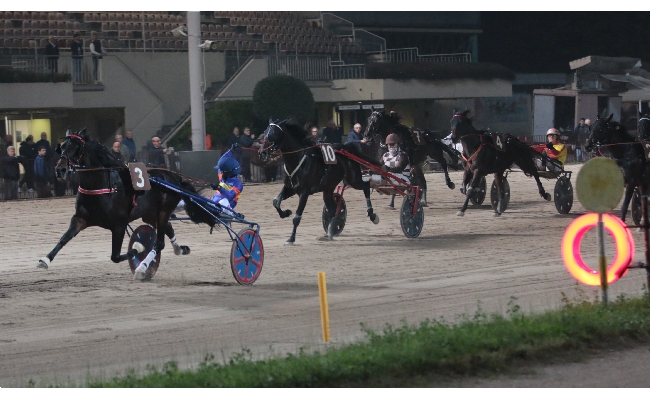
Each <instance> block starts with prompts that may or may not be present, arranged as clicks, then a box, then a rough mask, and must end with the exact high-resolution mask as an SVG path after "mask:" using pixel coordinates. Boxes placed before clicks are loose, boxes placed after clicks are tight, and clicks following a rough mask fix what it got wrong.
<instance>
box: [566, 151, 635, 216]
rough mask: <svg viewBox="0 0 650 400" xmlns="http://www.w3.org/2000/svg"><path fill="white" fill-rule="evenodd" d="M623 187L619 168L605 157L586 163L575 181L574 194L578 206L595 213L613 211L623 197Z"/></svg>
mask: <svg viewBox="0 0 650 400" xmlns="http://www.w3.org/2000/svg"><path fill="white" fill-rule="evenodd" d="M624 186H625V181H624V179H623V173H622V172H621V168H620V167H619V166H618V165H617V164H616V163H615V162H614V161H613V160H610V159H609V158H605V157H596V158H592V159H591V160H589V161H587V162H586V163H585V164H584V165H583V166H582V168H581V169H580V172H578V178H577V179H576V193H577V195H578V200H579V201H580V204H582V206H583V207H584V208H586V209H587V210H589V211H593V212H597V213H605V212H609V211H611V210H612V209H614V207H616V206H617V205H618V203H619V201H621V197H623V190H624Z"/></svg>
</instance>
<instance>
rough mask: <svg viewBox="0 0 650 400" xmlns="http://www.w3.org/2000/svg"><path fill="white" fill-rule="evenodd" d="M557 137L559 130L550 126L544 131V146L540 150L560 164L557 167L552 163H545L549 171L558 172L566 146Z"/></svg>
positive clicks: (562, 163) (562, 162) (563, 158)
mask: <svg viewBox="0 0 650 400" xmlns="http://www.w3.org/2000/svg"><path fill="white" fill-rule="evenodd" d="M559 139H560V132H559V131H558V130H557V129H555V128H551V129H549V130H548V131H546V140H547V142H546V147H545V148H542V151H543V152H545V153H546V155H547V156H548V157H549V158H551V159H553V160H556V161H558V162H559V164H560V166H559V167H558V166H557V165H553V164H548V165H546V167H547V168H548V170H549V171H554V172H558V171H560V170H562V168H563V167H564V162H565V161H566V155H567V148H566V146H565V145H564V144H563V143H560V141H559ZM540 147H541V146H540ZM543 165H544V164H542V166H543Z"/></svg>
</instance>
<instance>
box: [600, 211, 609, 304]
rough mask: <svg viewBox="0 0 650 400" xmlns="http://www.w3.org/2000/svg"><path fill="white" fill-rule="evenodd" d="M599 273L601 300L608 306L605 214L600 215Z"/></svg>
mask: <svg viewBox="0 0 650 400" xmlns="http://www.w3.org/2000/svg"><path fill="white" fill-rule="evenodd" d="M598 272H599V273H600V289H601V300H602V303H603V304H604V305H607V288H608V286H609V285H608V284H607V258H606V257H605V228H604V224H603V214H602V213H598Z"/></svg>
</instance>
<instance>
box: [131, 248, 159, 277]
mask: <svg viewBox="0 0 650 400" xmlns="http://www.w3.org/2000/svg"><path fill="white" fill-rule="evenodd" d="M156 255H158V253H157V252H156V250H151V251H150V252H149V254H147V257H146V258H145V259H144V260H142V262H141V263H140V265H138V268H136V269H135V272H134V275H133V279H139V280H143V279H144V278H145V277H146V276H147V268H149V264H150V263H151V261H153V259H154V258H156Z"/></svg>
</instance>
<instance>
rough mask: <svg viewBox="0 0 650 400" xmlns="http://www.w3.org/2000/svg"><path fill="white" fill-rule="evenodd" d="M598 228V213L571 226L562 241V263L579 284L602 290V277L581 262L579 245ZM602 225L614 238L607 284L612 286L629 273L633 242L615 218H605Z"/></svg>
mask: <svg viewBox="0 0 650 400" xmlns="http://www.w3.org/2000/svg"><path fill="white" fill-rule="evenodd" d="M597 224H598V214H597V213H588V214H585V215H582V216H580V217H578V218H576V219H575V220H573V222H571V224H569V226H568V227H567V229H566V231H565V232H564V236H563V237H562V259H563V260H564V265H565V266H566V269H567V270H568V271H569V273H570V274H571V275H572V276H573V277H574V278H575V279H576V280H578V281H579V282H582V283H584V284H585V285H589V286H600V275H599V273H598V271H597V270H593V269H591V268H589V267H588V266H587V265H586V264H585V263H584V261H583V260H582V256H581V255H580V243H581V242H582V238H583V237H584V236H585V234H586V233H587V231H589V230H590V229H592V228H595V227H596V226H597ZM603 225H604V228H605V230H606V231H607V232H609V234H610V235H612V237H613V238H614V244H615V246H616V255H615V256H614V260H613V261H612V263H611V264H610V265H609V266H608V267H607V283H609V284H611V283H614V282H616V281H617V280H618V279H619V278H620V277H621V276H623V275H625V272H627V271H626V269H627V267H628V266H629V265H630V263H631V262H632V258H633V257H634V238H633V237H632V233H630V230H629V229H628V228H627V225H625V222H623V221H621V219H620V218H618V217H616V216H614V215H611V214H603Z"/></svg>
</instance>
